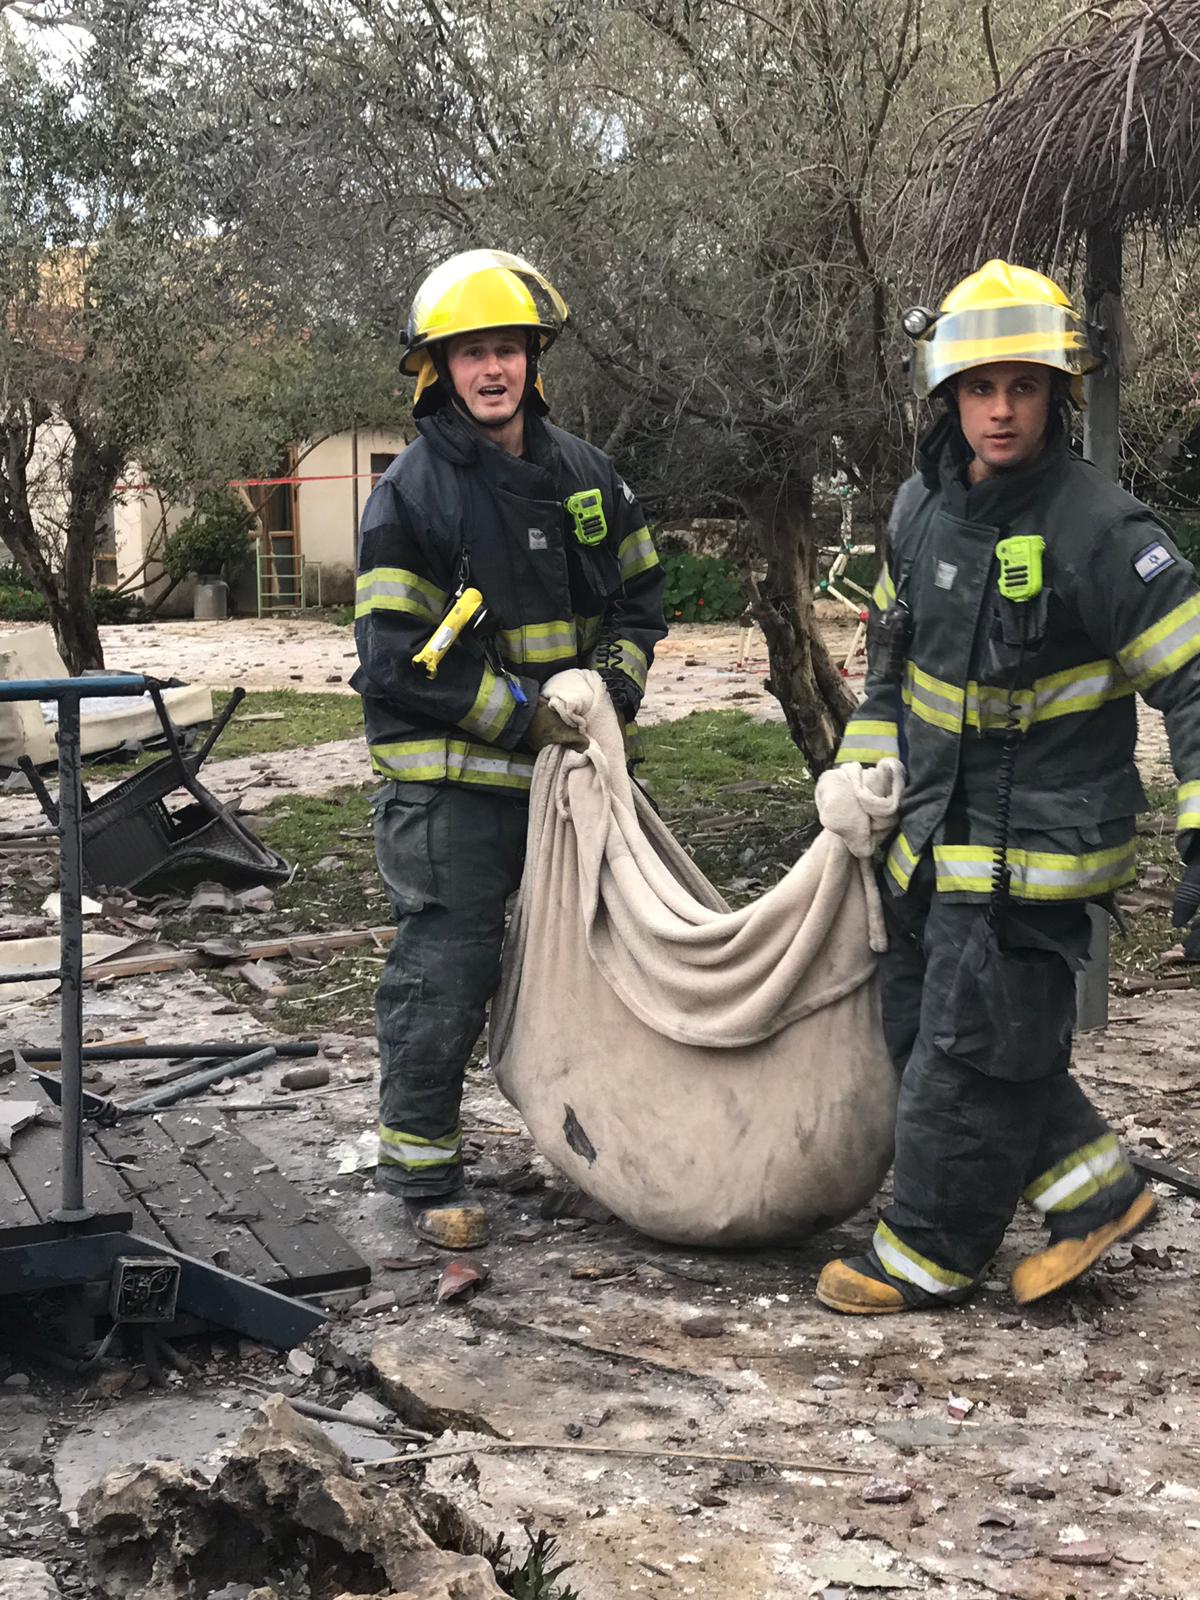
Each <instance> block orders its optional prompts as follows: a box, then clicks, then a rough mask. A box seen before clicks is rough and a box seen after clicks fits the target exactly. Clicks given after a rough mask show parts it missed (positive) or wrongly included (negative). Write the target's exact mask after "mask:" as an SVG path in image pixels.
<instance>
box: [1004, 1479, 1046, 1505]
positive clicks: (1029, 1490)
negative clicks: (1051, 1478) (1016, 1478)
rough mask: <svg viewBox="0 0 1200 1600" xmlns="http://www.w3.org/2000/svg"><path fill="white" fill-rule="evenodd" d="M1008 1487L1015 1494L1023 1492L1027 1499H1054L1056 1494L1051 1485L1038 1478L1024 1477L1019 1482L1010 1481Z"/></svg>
mask: <svg viewBox="0 0 1200 1600" xmlns="http://www.w3.org/2000/svg"><path fill="white" fill-rule="evenodd" d="M1008 1487H1009V1489H1010V1490H1011V1491H1012V1493H1013V1494H1023V1495H1024V1496H1025V1498H1026V1500H1053V1499H1054V1496H1055V1491H1054V1490H1053V1489H1052V1488H1051V1487H1050V1485H1049V1484H1048V1483H1042V1482H1041V1480H1040V1479H1038V1478H1030V1479H1022V1480H1021V1481H1020V1482H1019V1483H1010V1484H1009V1486H1008Z"/></svg>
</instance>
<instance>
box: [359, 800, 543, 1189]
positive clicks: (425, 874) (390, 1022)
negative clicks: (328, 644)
mask: <svg viewBox="0 0 1200 1600" xmlns="http://www.w3.org/2000/svg"><path fill="white" fill-rule="evenodd" d="M528 815H529V807H528V801H527V797H526V796H525V795H524V794H522V793H518V794H514V795H508V794H503V793H498V792H496V791H494V790H488V789H482V788H470V787H468V786H466V785H461V784H454V783H446V784H431V783H389V784H386V785H385V786H384V788H383V789H382V790H381V791H380V793H379V795H378V797H377V798H376V801H375V854H376V858H377V859H378V862H379V870H380V873H381V874H382V876H383V881H384V887H385V888H386V890H387V895H388V899H389V901H390V902H391V907H392V915H393V917H394V918H395V922H396V935H395V938H394V939H393V941H392V944H391V948H390V949H389V951H388V956H387V961H386V964H385V966H384V969H383V977H382V978H381V980H380V984H379V992H378V994H377V996H376V1001H375V1022H376V1033H377V1036H378V1039H379V1165H378V1167H377V1168H376V1173H375V1184H376V1187H377V1188H381V1189H386V1190H389V1191H391V1192H393V1193H396V1194H400V1195H403V1196H405V1197H410V1198H414V1199H415V1198H417V1197H420V1196H438V1195H445V1194H450V1193H453V1191H454V1190H455V1189H457V1188H458V1187H459V1185H460V1184H461V1181H462V1128H461V1124H460V1112H461V1105H462V1089H463V1076H464V1074H465V1072H466V1067H467V1063H468V1061H469V1060H470V1058H471V1052H472V1050H473V1049H474V1047H475V1043H476V1041H477V1039H478V1038H479V1034H480V1030H481V1029H482V1027H483V1021H484V1016H485V1014H486V1011H487V1005H488V1001H489V1000H490V999H491V997H492V995H493V994H494V993H495V991H496V987H497V985H498V983H499V981H500V955H501V950H502V948H503V945H504V925H505V923H504V919H505V903H506V901H507V899H508V897H509V896H510V895H511V894H513V893H514V892H515V891H516V889H517V888H518V887H519V885H520V882H521V870H522V867H523V865H524V860H525V829H526V824H527V821H528Z"/></svg>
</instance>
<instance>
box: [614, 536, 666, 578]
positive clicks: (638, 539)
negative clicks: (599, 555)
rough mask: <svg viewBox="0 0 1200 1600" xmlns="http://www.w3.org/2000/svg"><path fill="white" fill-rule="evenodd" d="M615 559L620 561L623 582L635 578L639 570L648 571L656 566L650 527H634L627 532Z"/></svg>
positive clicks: (656, 556) (655, 551)
mask: <svg viewBox="0 0 1200 1600" xmlns="http://www.w3.org/2000/svg"><path fill="white" fill-rule="evenodd" d="M617 559H618V561H620V563H621V580H622V582H623V583H628V582H629V580H630V578H636V577H637V575H638V573H639V572H649V570H650V568H651V567H656V566H658V552H657V550H655V548H654V541H653V540H652V539H651V537H650V529H649V528H636V529H635V530H634V532H633V533H630V534H627V535H626V536H625V538H624V539H622V540H621V545H620V548H619V549H618V551H617Z"/></svg>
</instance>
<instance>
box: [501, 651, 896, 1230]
mask: <svg viewBox="0 0 1200 1600" xmlns="http://www.w3.org/2000/svg"><path fill="white" fill-rule="evenodd" d="M544 693H545V694H546V695H547V696H548V698H549V699H550V700H551V702H552V704H553V705H554V706H555V707H556V709H557V710H558V711H559V712H560V714H561V715H562V716H563V717H564V718H565V719H566V720H567V721H568V722H570V723H572V725H573V726H576V727H580V728H582V729H584V731H585V732H586V733H587V735H588V739H589V744H588V748H587V750H586V751H585V752H576V751H568V750H564V749H562V748H556V749H551V750H547V751H543V752H542V754H541V755H540V756H539V758H538V762H537V766H536V768H535V772H534V779H533V789H532V794H531V799H530V817H529V835H528V843H527V851H526V868H525V876H524V880H523V883H522V887H521V892H520V895H519V897H518V902H517V909H516V912H515V915H514V918H513V923H512V926H511V928H510V932H509V937H508V941H507V944H506V947H505V953H504V963H503V976H502V979H501V985H500V990H499V992H498V994H497V997H496V1000H495V1001H494V1003H493V1007H492V1020H491V1026H490V1037H489V1043H490V1053H491V1060H492V1066H493V1069H494V1071H495V1074H496V1079H497V1082H498V1083H499V1085H500V1087H501V1089H502V1090H503V1091H504V1093H505V1094H506V1095H507V1096H508V1097H509V1099H510V1100H512V1102H513V1103H514V1104H515V1105H516V1106H517V1107H518V1109H519V1110H520V1111H521V1113H522V1115H523V1116H524V1118H525V1121H526V1123H527V1124H528V1127H529V1130H530V1132H531V1134H532V1136H533V1138H534V1141H535V1143H536V1144H537V1146H538V1148H539V1149H540V1150H541V1151H542V1153H543V1154H544V1155H545V1156H547V1157H548V1158H549V1159H550V1160H551V1161H552V1162H553V1163H554V1164H555V1166H557V1167H558V1168H560V1170H562V1171H563V1172H565V1173H566V1175H567V1176H568V1177H569V1178H570V1179H571V1180H572V1181H573V1182H575V1183H576V1184H578V1185H579V1187H580V1188H582V1189H584V1190H585V1191H586V1192H587V1193H589V1194H591V1195H594V1196H595V1197H596V1198H597V1199H598V1200H600V1201H601V1202H602V1203H603V1204H604V1205H606V1206H607V1207H608V1208H609V1209H610V1210H611V1211H613V1212H615V1213H616V1214H617V1215H618V1216H619V1217H621V1218H622V1219H623V1220H624V1221H626V1222H628V1223H630V1224H631V1225H632V1226H634V1227H636V1228H639V1229H641V1230H642V1231H643V1232H645V1233H648V1234H652V1235H654V1236H655V1237H657V1238H661V1239H666V1240H671V1241H675V1242H679V1243H689V1244H723V1245H728V1244H756V1243H765V1242H768V1241H771V1240H782V1239H787V1238H795V1237H797V1236H801V1235H803V1234H805V1233H808V1232H811V1231H812V1230H814V1229H816V1228H819V1227H823V1226H828V1225H829V1224H831V1223H832V1222H834V1221H837V1220H840V1219H841V1218H844V1217H846V1216H848V1215H850V1214H851V1213H852V1212H853V1211H855V1210H857V1209H858V1208H859V1207H860V1206H861V1205H863V1204H864V1203H865V1202H866V1201H867V1200H869V1199H870V1197H871V1195H872V1194H873V1193H874V1192H875V1190H876V1188H877V1187H878V1185H879V1182H880V1181H881V1179H882V1177H883V1175H884V1173H885V1172H886V1170H887V1166H888V1162H889V1160H890V1157H891V1143H892V1119H893V1113H894V1109H895V1100H896V1074H895V1071H894V1069H893V1068H892V1065H891V1062H890V1060H889V1058H888V1052H887V1049H886V1046H885V1044H884V1039H883V1032H882V1025H881V1021H880V1008H879V996H878V985H877V980H876V961H875V954H874V953H873V950H872V948H871V941H872V931H873V930H874V935H875V941H876V943H877V944H878V943H881V942H882V934H883V930H882V923H881V920H880V910H879V901H878V893H877V890H876V888H875V885H874V881H873V879H872V876H871V873H870V871H869V869H868V862H869V857H870V855H871V852H872V850H873V849H874V847H875V845H876V844H877V843H878V841H879V840H880V839H881V838H882V837H883V836H884V835H886V834H887V833H888V832H889V831H890V830H891V828H892V827H893V826H894V822H895V817H896V812H897V807H898V804H899V798H900V790H901V787H902V775H901V771H900V768H899V765H898V763H895V762H892V763H884V764H883V765H882V766H880V767H879V768H877V769H874V770H872V771H870V772H867V771H864V769H862V768H857V767H844V768H841V769H839V770H838V771H837V772H834V773H827V774H825V775H824V776H823V777H822V779H821V781H820V784H819V785H818V792H817V796H818V807H819V810H820V813H821V818H822V821H823V823H824V824H825V831H824V832H822V833H821V835H820V836H819V837H818V839H817V840H816V842H815V843H814V844H813V846H812V847H811V849H810V850H809V851H808V852H807V853H806V854H805V855H804V856H803V857H802V858H801V859H800V860H799V861H798V862H797V863H796V865H795V866H794V867H793V868H792V869H791V871H790V872H789V873H788V874H787V875H786V877H785V878H784V879H783V880H782V881H781V882H780V883H778V884H776V885H775V887H774V888H772V889H771V890H769V891H768V892H767V893H766V894H764V895H763V896H761V897H760V898H759V899H758V900H756V901H755V902H753V903H752V904H751V905H749V906H746V907H743V908H742V909H741V910H738V911H730V910H729V908H728V907H727V906H726V904H725V903H724V901H723V900H722V899H721V897H720V895H719V894H718V893H717V892H716V890H715V889H714V888H713V887H712V885H711V884H710V883H708V881H707V880H706V879H705V878H704V876H703V874H702V873H701V872H700V871H699V869H698V868H697V867H696V865H695V863H694V862H693V861H692V860H691V858H690V857H689V856H688V855H687V853H686V851H684V849H683V848H682V847H681V845H680V844H679V843H678V842H677V841H676V840H675V839H674V838H673V836H672V835H671V833H670V832H669V830H668V829H667V828H666V827H665V825H664V824H663V823H662V822H661V821H660V820H659V819H658V818H657V817H656V816H655V815H654V813H653V811H652V809H651V808H650V807H649V805H648V804H646V802H645V801H644V800H643V798H642V797H641V795H640V794H639V793H638V792H637V791H636V790H635V788H634V786H633V784H632V783H631V780H630V778H629V776H628V774H627V772H626V768H625V762H624V751H623V743H622V737H621V729H620V725H619V723H618V720H617V717H616V715H615V713H614V711H613V709H612V706H611V704H610V702H609V698H608V696H607V695H606V693H605V692H604V686H603V684H602V682H601V680H600V679H599V677H598V676H597V675H596V674H595V673H591V672H585V671H580V670H572V671H569V672H565V673H561V674H559V675H558V676H557V677H555V678H552V679H551V680H550V682H549V683H548V684H547V685H546V686H545V690H544ZM835 829H836V830H837V831H833V830H835Z"/></svg>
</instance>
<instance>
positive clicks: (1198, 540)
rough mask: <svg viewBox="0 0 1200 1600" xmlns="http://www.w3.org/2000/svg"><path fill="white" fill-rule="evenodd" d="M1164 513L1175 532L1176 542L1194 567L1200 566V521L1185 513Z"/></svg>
mask: <svg viewBox="0 0 1200 1600" xmlns="http://www.w3.org/2000/svg"><path fill="white" fill-rule="evenodd" d="M1163 515H1164V517H1165V518H1166V521H1167V522H1168V524H1169V525H1170V526H1171V529H1172V531H1173V532H1174V534H1175V543H1176V544H1177V545H1178V546H1179V548H1180V550H1182V551H1183V553H1184V555H1185V556H1186V557H1187V558H1188V560H1189V561H1190V562H1191V563H1192V565H1193V566H1194V567H1200V522H1196V521H1193V520H1189V519H1188V518H1187V517H1185V516H1183V515H1176V516H1172V514H1171V513H1170V512H1169V511H1167V512H1164V513H1163Z"/></svg>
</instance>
